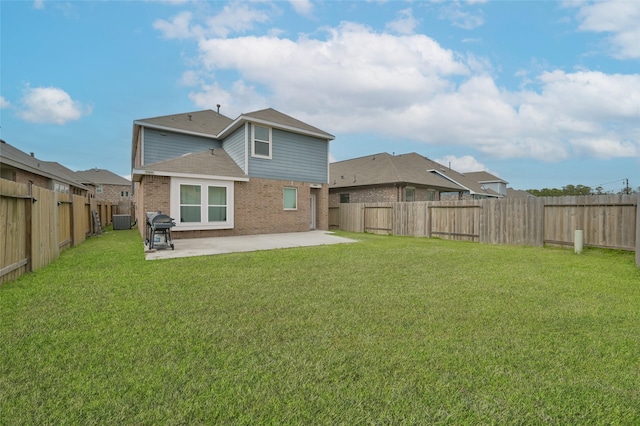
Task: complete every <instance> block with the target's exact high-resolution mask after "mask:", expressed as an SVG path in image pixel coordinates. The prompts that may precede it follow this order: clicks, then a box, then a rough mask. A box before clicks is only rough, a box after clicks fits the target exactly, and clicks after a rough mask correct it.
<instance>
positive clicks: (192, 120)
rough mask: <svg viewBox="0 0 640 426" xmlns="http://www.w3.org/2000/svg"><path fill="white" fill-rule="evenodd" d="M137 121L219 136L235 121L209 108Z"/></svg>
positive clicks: (143, 123)
mask: <svg viewBox="0 0 640 426" xmlns="http://www.w3.org/2000/svg"><path fill="white" fill-rule="evenodd" d="M136 123H139V124H142V125H145V124H146V125H151V126H158V127H166V128H171V129H176V130H184V131H187V132H192V133H201V134H204V135H210V136H217V135H218V134H219V133H220V132H222V131H223V130H224V129H225V128H226V127H227V126H229V125H230V124H231V123H233V120H232V119H230V118H229V117H226V116H224V115H222V114H219V113H217V112H216V111H213V110H210V109H207V110H204V111H194V112H185V113H181V114H173V115H164V116H161V117H152V118H144V119H142V120H136Z"/></svg>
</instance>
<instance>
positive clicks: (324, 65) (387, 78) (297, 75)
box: [200, 24, 468, 121]
mask: <svg viewBox="0 0 640 426" xmlns="http://www.w3.org/2000/svg"><path fill="white" fill-rule="evenodd" d="M328 34H329V37H328V38H327V39H326V40H317V39H310V38H305V37H303V38H300V39H299V40H297V41H293V40H288V39H280V38H275V37H242V38H234V39H209V40H206V41H202V42H201V43H200V50H201V52H202V54H201V60H202V64H203V66H205V67H206V68H207V69H210V70H215V69H231V70H237V72H238V73H239V74H240V75H241V76H242V78H243V79H245V80H248V81H252V82H255V83H257V84H260V85H264V86H266V87H268V90H269V91H270V92H272V93H273V95H274V96H276V97H278V98H279V101H280V102H281V103H282V104H286V105H288V107H289V108H296V109H304V108H305V105H307V104H308V102H309V101H310V98H308V97H306V96H305V95H302V94H304V93H308V92H309V91H312V93H313V96H312V97H313V99H314V101H313V102H314V103H315V104H317V105H318V106H323V107H330V108H332V109H334V110H335V109H342V108H343V106H348V107H349V108H355V109H352V110H351V112H352V114H355V115H357V113H358V109H362V110H363V111H369V110H370V109H374V110H375V109H377V110H384V109H386V108H394V107H396V106H397V105H398V104H405V103H407V102H409V103H411V102H414V101H416V102H417V101H419V100H420V99H423V98H425V97H429V96H432V95H433V94H435V93H438V92H440V91H441V90H443V88H444V87H446V86H449V85H450V82H449V81H447V80H446V79H444V78H443V76H446V75H451V74H465V73H467V72H468V70H467V68H466V67H465V66H464V65H463V64H462V63H460V62H458V61H457V60H456V58H454V55H453V52H452V51H450V50H446V49H443V48H441V47H440V46H439V45H438V43H436V42H435V41H433V40H432V39H430V38H429V37H426V36H423V35H413V36H402V37H396V36H392V35H389V34H377V33H374V32H372V31H371V30H370V29H368V28H366V27H363V26H361V25H357V24H343V25H341V26H340V27H338V28H335V29H329V30H328ZM362 46H376V49H363V48H362ZM341 121H342V120H341Z"/></svg>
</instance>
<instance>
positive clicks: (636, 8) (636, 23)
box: [578, 0, 640, 59]
mask: <svg viewBox="0 0 640 426" xmlns="http://www.w3.org/2000/svg"><path fill="white" fill-rule="evenodd" d="M578 19H579V20H580V21H581V23H580V26H579V29H581V30H583V31H592V32H598V33H609V34H610V36H609V37H608V41H609V43H610V45H611V49H612V52H611V54H612V55H613V56H614V57H616V58H618V59H632V58H640V2H637V1H621V0H609V1H602V2H595V3H587V4H582V5H581V6H580V8H579V11H578Z"/></svg>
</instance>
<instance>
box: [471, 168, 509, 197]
mask: <svg viewBox="0 0 640 426" xmlns="http://www.w3.org/2000/svg"><path fill="white" fill-rule="evenodd" d="M464 175H465V176H466V177H468V178H470V179H474V180H475V181H476V182H478V183H479V184H480V186H482V187H483V188H486V189H490V190H492V191H494V192H496V193H498V194H500V196H501V197H506V196H507V184H508V183H509V182H507V181H506V180H503V179H500V178H499V177H498V176H494V175H492V174H491V173H489V172H465V173H464Z"/></svg>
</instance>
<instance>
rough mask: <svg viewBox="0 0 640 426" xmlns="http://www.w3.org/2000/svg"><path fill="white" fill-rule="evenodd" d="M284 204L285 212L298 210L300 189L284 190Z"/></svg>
mask: <svg viewBox="0 0 640 426" xmlns="http://www.w3.org/2000/svg"><path fill="white" fill-rule="evenodd" d="M283 203H284V209H285V210H297V209H298V188H284V193H283Z"/></svg>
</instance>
